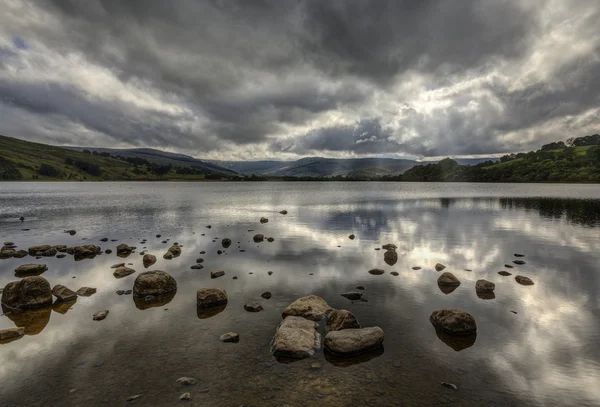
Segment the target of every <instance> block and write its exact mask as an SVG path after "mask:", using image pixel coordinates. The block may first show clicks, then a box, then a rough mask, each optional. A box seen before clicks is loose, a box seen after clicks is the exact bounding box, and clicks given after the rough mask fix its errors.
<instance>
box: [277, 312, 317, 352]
mask: <svg viewBox="0 0 600 407" xmlns="http://www.w3.org/2000/svg"><path fill="white" fill-rule="evenodd" d="M317 327H318V324H317V323H315V322H313V321H309V320H308V319H305V318H302V317H298V316H289V317H287V318H285V319H284V320H283V321H282V322H281V323H280V324H279V326H278V327H277V331H276V332H275V336H274V337H273V341H272V343H271V353H272V354H273V355H275V356H277V357H285V358H293V359H304V358H308V357H310V356H312V355H314V353H315V349H318V348H319V344H320V342H321V339H320V335H319V333H318V332H317Z"/></svg>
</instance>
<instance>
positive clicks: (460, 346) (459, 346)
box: [434, 325, 477, 352]
mask: <svg viewBox="0 0 600 407" xmlns="http://www.w3.org/2000/svg"><path fill="white" fill-rule="evenodd" d="M434 328H435V334H436V336H437V337H438V338H439V339H440V340H441V341H442V342H444V343H445V344H446V345H448V346H449V347H450V348H452V349H454V350H455V351H456V352H460V351H461V350H465V349H467V348H470V347H471V346H473V345H474V344H475V341H476V340H477V334H476V333H472V334H467V335H460V336H457V335H451V334H449V333H447V332H445V331H444V330H442V329H441V328H439V327H437V326H435V325H434Z"/></svg>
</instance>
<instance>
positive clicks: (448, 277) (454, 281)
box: [437, 271, 460, 287]
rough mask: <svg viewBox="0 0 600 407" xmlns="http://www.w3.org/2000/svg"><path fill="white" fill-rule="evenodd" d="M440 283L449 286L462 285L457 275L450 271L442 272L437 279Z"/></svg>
mask: <svg viewBox="0 0 600 407" xmlns="http://www.w3.org/2000/svg"><path fill="white" fill-rule="evenodd" d="M437 283H438V285H441V286H448V287H458V286H459V285H460V281H459V280H458V278H456V276H455V275H454V274H452V273H450V272H448V271H445V272H444V273H442V275H440V276H439V278H438V280H437Z"/></svg>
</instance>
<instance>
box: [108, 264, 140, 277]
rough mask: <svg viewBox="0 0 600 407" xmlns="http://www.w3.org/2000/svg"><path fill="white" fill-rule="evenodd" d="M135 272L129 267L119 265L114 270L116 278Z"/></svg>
mask: <svg viewBox="0 0 600 407" xmlns="http://www.w3.org/2000/svg"><path fill="white" fill-rule="evenodd" d="M133 273H135V270H134V269H132V268H129V267H125V266H121V267H117V269H116V270H115V271H114V272H113V276H115V277H116V278H123V277H127V276H129V275H131V274H133Z"/></svg>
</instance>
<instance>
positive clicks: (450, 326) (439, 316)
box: [429, 309, 477, 335]
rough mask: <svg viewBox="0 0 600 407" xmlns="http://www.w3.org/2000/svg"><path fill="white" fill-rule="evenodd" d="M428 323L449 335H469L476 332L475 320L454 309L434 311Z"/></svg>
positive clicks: (467, 314)
mask: <svg viewBox="0 0 600 407" xmlns="http://www.w3.org/2000/svg"><path fill="white" fill-rule="evenodd" d="M429 321H430V322H431V323H432V324H433V325H434V326H436V327H438V328H440V329H441V330H443V331H444V332H446V333H448V334H451V335H471V334H474V333H476V332H477V324H476V323H475V318H473V317H472V316H471V314H469V313H467V312H464V311H460V310H456V309H444V310H439V311H434V312H433V313H432V314H431V316H430V317H429Z"/></svg>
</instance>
